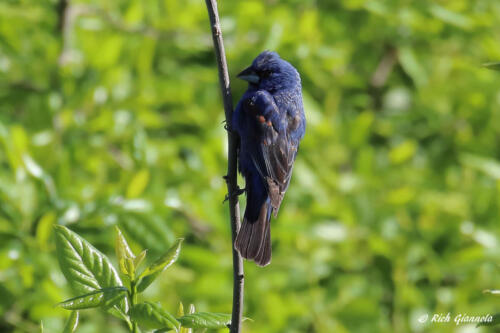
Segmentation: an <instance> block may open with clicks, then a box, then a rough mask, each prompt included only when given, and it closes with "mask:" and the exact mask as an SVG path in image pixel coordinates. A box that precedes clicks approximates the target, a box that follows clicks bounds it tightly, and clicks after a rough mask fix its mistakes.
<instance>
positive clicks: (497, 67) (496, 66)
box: [483, 62, 500, 71]
mask: <svg viewBox="0 0 500 333" xmlns="http://www.w3.org/2000/svg"><path fill="white" fill-rule="evenodd" d="M483 67H486V68H488V69H491V70H494V71H500V62H488V63H486V64H483Z"/></svg>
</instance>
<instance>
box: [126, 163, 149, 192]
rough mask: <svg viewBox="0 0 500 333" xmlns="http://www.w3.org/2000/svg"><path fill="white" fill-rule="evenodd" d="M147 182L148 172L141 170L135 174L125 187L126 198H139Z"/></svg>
mask: <svg viewBox="0 0 500 333" xmlns="http://www.w3.org/2000/svg"><path fill="white" fill-rule="evenodd" d="M148 182H149V171H148V170H147V169H143V170H141V171H139V172H138V173H136V174H135V175H134V177H133V178H132V180H131V181H130V184H129V185H128V187H127V198H137V197H139V196H140V195H141V194H142V192H144V189H146V186H147V185H148Z"/></svg>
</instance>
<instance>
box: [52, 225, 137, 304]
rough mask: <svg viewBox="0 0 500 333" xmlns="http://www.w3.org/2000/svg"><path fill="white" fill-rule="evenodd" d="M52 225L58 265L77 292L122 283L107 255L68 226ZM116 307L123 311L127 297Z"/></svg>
mask: <svg viewBox="0 0 500 333" xmlns="http://www.w3.org/2000/svg"><path fill="white" fill-rule="evenodd" d="M54 228H55V235H56V248H57V258H58V260H59V265H60V267H61V270H62V272H63V274H64V276H65V277H66V279H67V280H68V281H69V283H70V285H71V286H72V287H73V289H74V290H75V291H76V292H77V293H79V294H84V293H89V292H93V291H96V290H100V289H104V288H110V287H120V286H123V283H122V281H121V280H120V277H119V276H118V273H117V272H116V270H115V269H114V267H113V266H112V265H111V262H110V261H109V259H108V257H106V256H105V255H104V254H102V253H101V252H100V251H99V250H97V249H96V248H95V247H93V246H92V245H91V244H90V243H89V242H87V241H86V240H84V239H83V238H81V237H80V236H79V235H77V234H76V233H74V232H73V231H71V230H69V229H68V228H66V227H64V226H60V225H56V226H55V227H54ZM117 307H118V309H119V310H120V311H121V312H122V313H126V312H127V311H128V303H127V300H126V299H124V300H123V301H121V302H120V303H119V304H118V305H117Z"/></svg>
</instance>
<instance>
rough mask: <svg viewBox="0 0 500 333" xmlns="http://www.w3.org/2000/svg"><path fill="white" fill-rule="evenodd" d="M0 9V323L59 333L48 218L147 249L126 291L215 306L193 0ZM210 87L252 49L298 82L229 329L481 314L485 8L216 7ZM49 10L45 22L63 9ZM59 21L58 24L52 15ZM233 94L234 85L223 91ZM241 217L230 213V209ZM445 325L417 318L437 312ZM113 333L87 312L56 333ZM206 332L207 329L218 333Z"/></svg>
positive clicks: (96, 240)
mask: <svg viewBox="0 0 500 333" xmlns="http://www.w3.org/2000/svg"><path fill="white" fill-rule="evenodd" d="M62 9H64V6H61V3H59V2H58V1H56V0H1V1H0V331H1V332H36V331H37V330H38V327H39V324H40V321H43V325H44V327H45V332H59V331H60V330H61V328H62V325H63V322H64V320H65V318H66V317H67V316H68V315H69V313H68V312H66V311H65V310H62V309H59V308H54V304H56V303H57V302H60V301H62V300H63V299H66V298H69V297H71V296H75V295H73V294H72V292H71V290H69V287H68V285H67V283H66V281H65V279H64V277H63V275H62V273H61V272H60V270H59V267H58V264H57V260H56V257H55V251H54V240H53V234H52V225H53V224H56V223H57V224H63V225H67V226H68V227H70V228H71V229H72V230H75V231H76V232H78V233H79V234H81V235H82V236H83V237H85V238H86V239H88V240H89V241H90V242H91V243H92V244H94V245H95V246H96V247H97V248H99V249H100V250H102V251H103V252H105V253H107V254H109V255H110V257H111V258H113V260H114V259H115V256H114V254H113V245H114V237H115V235H114V230H113V226H114V225H119V226H120V228H122V229H123V230H124V232H125V234H126V235H127V237H128V238H129V239H131V240H132V243H133V247H134V249H135V250H136V251H137V250H139V249H142V248H148V249H149V254H148V256H149V258H150V259H151V258H154V257H155V256H156V255H158V254H159V253H160V252H162V251H164V250H165V249H166V248H168V246H169V245H170V244H171V243H172V241H173V240H174V238H175V237H185V238H186V241H185V243H184V247H183V251H182V252H181V257H180V260H179V262H178V263H177V264H176V265H174V266H173V267H172V268H170V269H169V270H168V271H167V272H166V273H164V275H163V276H162V278H161V279H160V281H158V282H156V283H155V284H154V285H153V286H151V288H150V289H148V292H147V293H146V295H145V296H146V297H147V298H148V299H149V300H152V301H160V302H161V303H162V304H163V306H164V307H165V308H166V309H169V310H170V311H172V312H175V309H176V308H177V305H178V303H179V301H183V302H184V303H185V304H187V303H194V304H195V305H196V307H197V309H199V310H205V311H214V312H230V311H231V294H232V266H231V263H232V261H231V242H230V232H229V224H228V211H227V205H226V204H222V200H223V198H224V195H225V193H226V188H225V183H224V181H223V179H222V175H223V174H224V172H225V170H226V138H225V131H224V129H223V125H222V121H223V119H224V116H223V109H222V102H221V98H220V93H219V90H218V81H217V69H216V65H215V60H214V55H213V49H212V40H211V35H210V27H209V23H208V17H207V13H206V8H205V3H204V1H201V0H196V1H194V0H189V1H188V0H186V1H172V0H149V1H141V0H115V1H98V0H71V2H69V3H67V7H66V8H65V10H62ZM219 10H220V14H221V17H222V28H223V33H224V37H225V46H226V54H227V57H228V62H229V67H230V73H231V77H232V78H234V77H235V74H236V73H238V72H239V71H240V70H241V69H243V68H244V67H246V66H247V65H249V64H250V62H251V60H252V59H253V58H254V57H255V56H256V55H257V54H258V53H259V52H260V51H261V50H264V49H270V50H276V51H277V52H279V53H280V55H281V56H282V57H283V58H284V59H287V60H288V61H290V62H291V63H292V64H293V65H294V66H295V67H296V68H297V69H298V70H299V72H300V73H301V75H302V80H303V88H304V102H305V106H306V116H307V120H308V128H307V133H306V136H305V139H304V141H303V143H302V145H301V151H300V153H299V155H298V159H297V162H296V167H295V169H294V176H293V178H292V184H291V186H290V189H289V191H288V193H287V195H286V198H285V201H284V203H283V206H282V209H281V211H280V214H279V217H278V218H277V219H274V220H273V221H272V236H273V261H272V264H271V265H270V266H268V267H266V268H258V267H256V266H255V265H254V264H253V263H246V265H245V267H246V285H245V287H246V288H245V289H246V294H245V315H246V316H248V317H251V318H252V319H253V321H251V322H245V324H244V329H245V332H262V333H266V332H287V333H294V332H461V333H463V332H478V331H483V332H485V331H487V329H475V328H474V325H460V326H456V325H455V324H454V323H453V317H454V316H455V315H457V314H460V313H466V314H469V315H484V314H487V313H490V314H493V313H495V312H498V310H499V308H500V305H499V304H500V303H499V298H494V297H493V296H490V295H483V294H482V291H483V290H484V289H490V288H495V287H497V288H498V287H500V278H499V276H500V275H499V274H500V267H499V263H500V246H499V242H500V239H499V235H500V224H499V218H500V196H499V191H500V73H498V72H494V71H490V70H487V69H485V68H483V67H481V65H482V64H483V63H485V62H489V61H498V60H500V25H499V20H500V2H499V1H498V0H481V1H470V0H450V1H445V0H441V1H439V0H419V1H410V0H402V1H401V0H339V1H333V0H331V1H326V0H317V1H313V0H305V1H304V0H302V1H298V0H288V1H276V0H274V1H273V0H269V1H229V0H225V1H220V3H219ZM63 14H65V15H63ZM63 18H64V19H63ZM232 83H233V97H234V100H235V102H236V101H237V100H238V98H239V97H240V96H241V95H242V93H243V91H244V90H245V89H246V86H245V83H244V82H241V81H239V80H233V82H232ZM241 198H242V208H243V207H244V197H241ZM447 312H450V313H451V316H452V322H451V323H448V324H446V323H442V324H431V323H428V322H427V323H424V324H421V323H419V322H418V320H417V318H419V316H420V315H422V314H425V313H429V314H431V315H432V314H433V313H447ZM104 331H106V332H110V331H112V332H125V328H124V327H123V326H122V325H121V323H120V322H118V321H116V320H115V319H114V318H109V317H106V316H104V315H102V314H101V313H100V312H99V311H94V310H89V311H87V312H85V311H84V312H82V323H81V327H80V328H79V330H78V332H104ZM221 332H222V331H221Z"/></svg>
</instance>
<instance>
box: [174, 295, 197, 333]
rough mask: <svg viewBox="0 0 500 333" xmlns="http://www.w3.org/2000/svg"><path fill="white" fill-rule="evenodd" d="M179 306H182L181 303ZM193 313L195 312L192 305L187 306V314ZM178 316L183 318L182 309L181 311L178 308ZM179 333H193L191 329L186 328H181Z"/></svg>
mask: <svg viewBox="0 0 500 333" xmlns="http://www.w3.org/2000/svg"><path fill="white" fill-rule="evenodd" d="M181 305H182V302H181ZM180 310H182V311H180ZM195 312H196V309H195V307H194V304H190V305H189V310H188V314H193V313H195ZM178 315H179V316H181V317H182V316H184V309H183V308H182V309H181V308H180V307H179V314H178ZM179 333H193V329H192V328H187V327H181V330H180V332H179Z"/></svg>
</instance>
